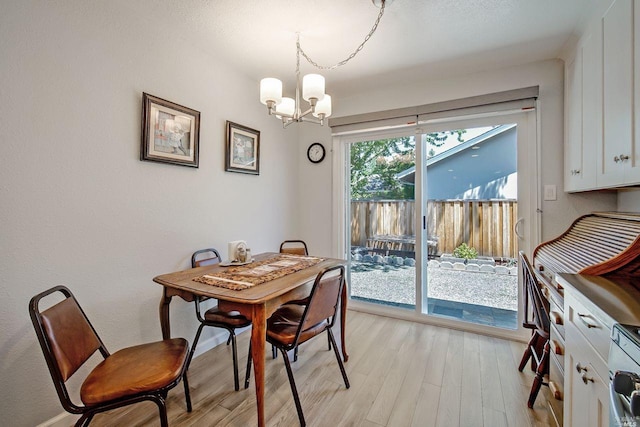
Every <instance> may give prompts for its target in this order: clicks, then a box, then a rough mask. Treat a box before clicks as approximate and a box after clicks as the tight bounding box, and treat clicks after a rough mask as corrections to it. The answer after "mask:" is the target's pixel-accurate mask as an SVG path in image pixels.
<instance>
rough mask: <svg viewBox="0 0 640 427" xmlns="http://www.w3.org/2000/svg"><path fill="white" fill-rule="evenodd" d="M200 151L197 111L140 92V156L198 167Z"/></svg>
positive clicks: (141, 157) (198, 113)
mask: <svg viewBox="0 0 640 427" xmlns="http://www.w3.org/2000/svg"><path fill="white" fill-rule="evenodd" d="M199 155H200V112H199V111H196V110H193V109H191V108H187V107H185V106H183V105H179V104H176V103H175V102H171V101H167V100H166V99H162V98H158V97H157V96H153V95H150V94H148V93H145V92H143V94H142V143H141V146H140V160H143V161H151V162H160V163H168V164H172V165H180V166H188V167H193V168H197V167H198V164H199Z"/></svg>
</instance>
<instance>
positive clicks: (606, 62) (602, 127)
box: [565, 0, 640, 191]
mask: <svg viewBox="0 0 640 427" xmlns="http://www.w3.org/2000/svg"><path fill="white" fill-rule="evenodd" d="M639 9H640V5H639V6H638V7H636V6H635V5H634V1H633V0H613V1H612V2H611V4H610V6H609V8H607V10H606V11H605V12H604V14H603V15H602V16H601V18H600V19H597V20H596V21H595V22H594V23H593V24H592V25H591V26H590V27H589V29H588V30H587V31H586V32H585V34H584V35H583V36H582V38H581V40H580V43H579V44H578V46H577V47H576V51H575V58H576V59H575V60H573V61H569V62H568V63H567V66H566V70H567V72H566V77H567V79H566V93H567V114H566V116H565V124H566V129H567V136H566V141H565V190H566V191H584V190H592V189H600V188H612V187H624V186H629V185H637V184H639V183H640V153H638V150H637V149H636V147H640V10H639ZM634 15H635V19H634ZM634 22H635V23H636V24H635V28H634ZM577 68H580V70H577ZM578 92H580V93H578ZM576 103H578V104H579V106H575V105H574V104H576Z"/></svg>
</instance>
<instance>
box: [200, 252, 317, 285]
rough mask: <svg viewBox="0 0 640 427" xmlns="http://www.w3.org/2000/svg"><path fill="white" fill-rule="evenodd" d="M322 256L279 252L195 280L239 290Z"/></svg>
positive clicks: (268, 279) (307, 263)
mask: <svg viewBox="0 0 640 427" xmlns="http://www.w3.org/2000/svg"><path fill="white" fill-rule="evenodd" d="M321 261H323V259H322V258H317V257H310V256H301V255H289V254H287V255H283V254H278V255H275V256H274V257H272V258H269V259H265V260H262V261H256V262H252V263H251V264H246V265H240V266H236V267H229V268H227V269H225V270H224V271H220V272H216V273H212V274H205V275H203V276H200V277H196V278H194V279H193V280H194V281H196V282H199V283H204V284H205V285H211V286H218V287H221V288H225V289H231V290H234V291H239V290H242V289H247V288H251V287H253V286H257V285H261V284H263V283H265V282H269V281H271V280H275V279H279V278H280V277H283V276H286V275H288V274H291V273H295V272H296V271H300V270H303V269H305V268H307V267H311V266H313V265H316V264H318V263H319V262H321Z"/></svg>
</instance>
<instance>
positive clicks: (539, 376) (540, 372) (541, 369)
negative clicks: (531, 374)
mask: <svg viewBox="0 0 640 427" xmlns="http://www.w3.org/2000/svg"><path fill="white" fill-rule="evenodd" d="M549 349H550V344H549V340H547V342H546V343H545V345H544V350H543V352H542V358H541V359H540V364H539V365H538V369H536V377H535V378H534V379H533V385H532V386H531V393H529V401H528V402H527V406H528V407H529V408H533V404H534V403H535V402H536V397H538V392H539V391H540V387H541V386H542V385H543V384H544V382H543V379H544V375H545V374H546V373H547V367H548V364H549Z"/></svg>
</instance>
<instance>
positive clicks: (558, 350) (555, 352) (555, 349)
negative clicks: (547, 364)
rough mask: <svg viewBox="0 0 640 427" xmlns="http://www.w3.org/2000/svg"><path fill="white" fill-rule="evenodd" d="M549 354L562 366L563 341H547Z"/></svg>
mask: <svg viewBox="0 0 640 427" xmlns="http://www.w3.org/2000/svg"><path fill="white" fill-rule="evenodd" d="M549 344H550V345H549V347H550V350H549V351H551V355H552V356H553V357H555V359H556V360H557V361H558V363H559V364H560V366H564V343H563V342H561V341H558V340H554V339H552V340H551V342H550V343H549Z"/></svg>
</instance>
